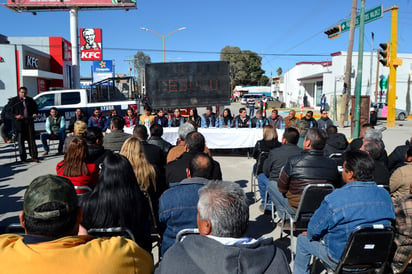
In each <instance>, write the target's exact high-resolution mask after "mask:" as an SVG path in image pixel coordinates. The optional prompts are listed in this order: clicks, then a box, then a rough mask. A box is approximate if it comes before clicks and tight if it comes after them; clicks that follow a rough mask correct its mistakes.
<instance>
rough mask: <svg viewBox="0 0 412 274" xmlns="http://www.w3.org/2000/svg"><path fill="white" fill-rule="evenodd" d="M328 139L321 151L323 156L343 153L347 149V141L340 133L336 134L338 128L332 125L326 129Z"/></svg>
mask: <svg viewBox="0 0 412 274" xmlns="http://www.w3.org/2000/svg"><path fill="white" fill-rule="evenodd" d="M326 133H327V134H328V138H327V139H326V144H325V148H324V149H323V155H325V156H329V155H331V154H332V153H342V154H343V153H344V152H345V151H346V148H347V147H348V140H346V136H345V135H344V134H342V133H338V128H337V127H336V126H334V125H331V126H329V127H328V128H327V129H326Z"/></svg>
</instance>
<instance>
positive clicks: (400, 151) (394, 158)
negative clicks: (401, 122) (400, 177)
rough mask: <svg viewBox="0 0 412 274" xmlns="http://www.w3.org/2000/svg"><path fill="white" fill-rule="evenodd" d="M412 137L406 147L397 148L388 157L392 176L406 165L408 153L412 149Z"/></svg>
mask: <svg viewBox="0 0 412 274" xmlns="http://www.w3.org/2000/svg"><path fill="white" fill-rule="evenodd" d="M411 142H412V137H411V138H410V139H409V140H407V141H406V142H405V144H404V145H400V146H397V147H396V148H395V149H394V150H393V151H392V153H391V154H390V155H389V157H388V169H389V172H390V173H391V174H392V173H393V172H394V171H395V170H396V169H397V168H398V167H401V166H404V165H405V154H406V151H407V150H408V149H409V147H411Z"/></svg>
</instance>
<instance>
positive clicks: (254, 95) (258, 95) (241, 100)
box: [240, 93, 262, 105]
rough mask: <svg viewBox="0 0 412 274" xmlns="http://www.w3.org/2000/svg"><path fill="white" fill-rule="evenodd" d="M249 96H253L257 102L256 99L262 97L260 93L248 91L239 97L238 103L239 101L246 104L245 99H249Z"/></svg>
mask: <svg viewBox="0 0 412 274" xmlns="http://www.w3.org/2000/svg"><path fill="white" fill-rule="evenodd" d="M250 98H254V99H255V102H257V101H259V100H260V99H261V98H262V94H250V93H248V94H245V95H243V96H242V98H241V99H240V103H241V104H242V105H246V104H247V99H250Z"/></svg>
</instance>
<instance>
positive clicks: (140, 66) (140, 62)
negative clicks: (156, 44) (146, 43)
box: [133, 51, 152, 92]
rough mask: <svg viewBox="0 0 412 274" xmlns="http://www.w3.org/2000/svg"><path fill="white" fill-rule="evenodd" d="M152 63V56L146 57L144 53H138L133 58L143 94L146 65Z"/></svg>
mask: <svg viewBox="0 0 412 274" xmlns="http://www.w3.org/2000/svg"><path fill="white" fill-rule="evenodd" d="M151 62H152V60H151V58H150V56H149V55H145V54H144V52H143V51H138V52H137V53H136V54H135V55H134V56H133V66H134V68H135V70H136V71H137V73H138V75H139V76H138V78H137V82H138V86H139V87H140V92H142V85H143V79H144V77H143V76H144V69H145V65H146V64H150V63H151Z"/></svg>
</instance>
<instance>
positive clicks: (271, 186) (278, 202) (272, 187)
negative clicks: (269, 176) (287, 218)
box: [267, 181, 296, 218]
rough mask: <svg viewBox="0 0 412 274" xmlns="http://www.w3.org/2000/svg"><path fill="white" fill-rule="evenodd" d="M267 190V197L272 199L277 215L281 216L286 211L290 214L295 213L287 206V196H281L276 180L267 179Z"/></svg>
mask: <svg viewBox="0 0 412 274" xmlns="http://www.w3.org/2000/svg"><path fill="white" fill-rule="evenodd" d="M267 190H268V193H269V197H270V198H271V199H272V202H273V204H274V206H275V207H276V211H277V213H278V217H279V218H281V217H282V216H283V214H284V213H285V212H286V211H287V212H289V213H290V214H295V213H296V212H295V211H294V210H293V209H292V208H291V207H290V206H289V203H288V198H286V197H283V194H282V193H281V192H280V191H279V188H278V182H276V181H269V182H268V184H267Z"/></svg>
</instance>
